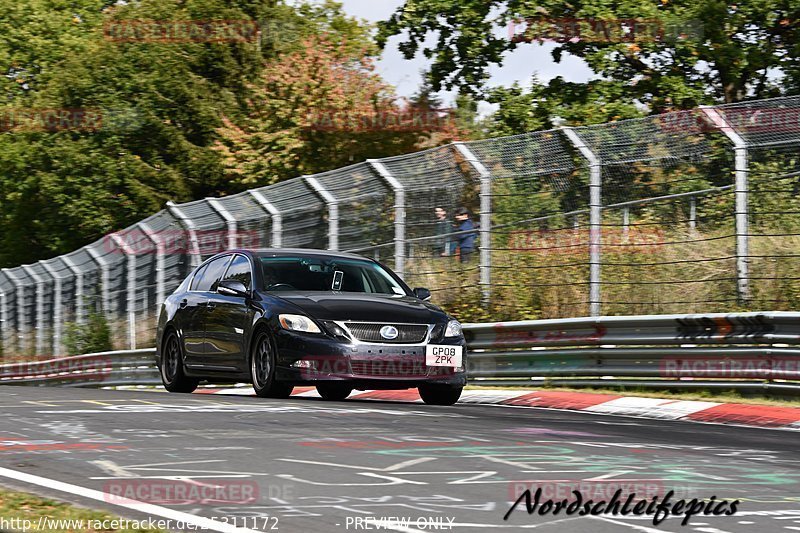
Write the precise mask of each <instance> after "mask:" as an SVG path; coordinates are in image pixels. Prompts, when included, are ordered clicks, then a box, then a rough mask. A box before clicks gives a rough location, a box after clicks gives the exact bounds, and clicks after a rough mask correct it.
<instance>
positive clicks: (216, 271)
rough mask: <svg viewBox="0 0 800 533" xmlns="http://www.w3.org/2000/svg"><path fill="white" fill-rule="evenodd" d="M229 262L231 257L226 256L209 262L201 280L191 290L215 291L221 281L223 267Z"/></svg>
mask: <svg viewBox="0 0 800 533" xmlns="http://www.w3.org/2000/svg"><path fill="white" fill-rule="evenodd" d="M230 260H231V256H229V255H226V256H223V257H220V258H219V259H214V260H213V261H211V262H210V263H209V264H208V265H207V266H206V270H205V272H204V273H203V277H202V279H201V280H200V281H199V282H197V286H196V287H195V288H194V289H193V290H196V291H203V292H209V291H215V290H217V285H218V284H219V280H220V279H222V275H223V274H224V273H225V267H226V266H228V261H230Z"/></svg>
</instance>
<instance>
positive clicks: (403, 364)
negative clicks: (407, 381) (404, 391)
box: [350, 358, 428, 378]
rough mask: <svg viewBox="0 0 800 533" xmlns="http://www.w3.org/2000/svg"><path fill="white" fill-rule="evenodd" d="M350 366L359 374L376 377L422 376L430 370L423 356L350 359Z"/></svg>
mask: <svg viewBox="0 0 800 533" xmlns="http://www.w3.org/2000/svg"><path fill="white" fill-rule="evenodd" d="M350 368H352V370H353V374H355V375H357V376H374V377H395V378H396V377H411V376H416V377H422V376H425V375H426V374H427V372H428V369H427V367H426V366H425V359H421V358H406V359H384V360H377V359H373V360H362V361H350Z"/></svg>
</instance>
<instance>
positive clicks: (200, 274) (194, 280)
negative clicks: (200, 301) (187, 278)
mask: <svg viewBox="0 0 800 533" xmlns="http://www.w3.org/2000/svg"><path fill="white" fill-rule="evenodd" d="M207 269H208V265H204V266H203V267H202V268H201V269H200V270H198V271H197V274H195V275H194V278H192V286H191V287H189V290H190V291H196V290H198V288H197V286H198V285H200V280H202V279H203V274H205V273H206V270H207Z"/></svg>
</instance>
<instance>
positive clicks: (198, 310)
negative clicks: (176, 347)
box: [176, 264, 208, 366]
mask: <svg viewBox="0 0 800 533" xmlns="http://www.w3.org/2000/svg"><path fill="white" fill-rule="evenodd" d="M207 269H208V265H207V264H206V265H203V266H202V267H200V269H199V270H198V271H197V272H196V273H195V275H194V277H193V278H192V282H191V284H190V285H189V287H188V289H187V290H186V292H184V293H183V298H181V300H180V302H179V303H178V306H179V307H180V310H179V311H178V314H177V317H179V318H178V320H176V325H177V326H178V328H179V329H180V331H181V333H182V337H183V353H184V355H185V359H186V364H187V365H189V366H191V365H193V364H197V363H199V362H200V360H201V359H202V357H203V351H204V343H205V336H206V332H205V320H204V319H205V314H206V306H207V305H208V296H206V294H205V293H203V292H199V291H197V287H198V286H199V284H200V281H201V280H202V279H203V275H204V274H205V272H206V270H207Z"/></svg>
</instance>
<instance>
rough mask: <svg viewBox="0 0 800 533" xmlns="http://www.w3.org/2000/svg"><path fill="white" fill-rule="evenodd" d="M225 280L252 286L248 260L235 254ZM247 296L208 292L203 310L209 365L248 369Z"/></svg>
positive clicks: (250, 312) (248, 326)
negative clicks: (207, 298)
mask: <svg viewBox="0 0 800 533" xmlns="http://www.w3.org/2000/svg"><path fill="white" fill-rule="evenodd" d="M223 279H224V280H235V281H241V282H242V283H243V284H244V286H245V287H247V290H248V291H250V290H252V288H253V271H252V268H251V265H250V260H249V259H248V258H247V256H245V255H241V254H237V255H236V256H235V257H234V258H233V261H231V264H230V266H229V267H228V271H227V272H226V274H225V276H224V277H223ZM248 300H249V299H248V298H245V297H242V296H230V295H227V294H220V293H219V292H214V293H212V294H210V295H209V300H208V312H207V314H206V353H205V356H204V359H205V361H206V364H207V365H208V366H209V367H214V368H219V369H221V370H222V369H226V370H236V371H239V372H246V371H247V368H248V367H247V354H246V349H247V343H246V341H245V339H247V336H248V335H249V332H250V324H251V322H252V318H253V313H254V311H253V309H252V308H251V307H250V305H249V302H248Z"/></svg>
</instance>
